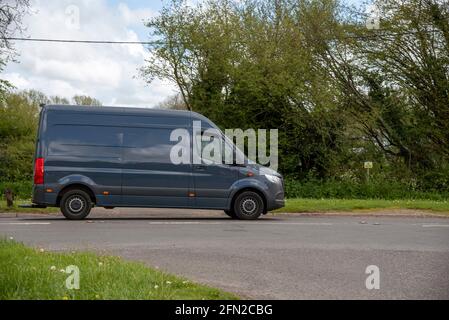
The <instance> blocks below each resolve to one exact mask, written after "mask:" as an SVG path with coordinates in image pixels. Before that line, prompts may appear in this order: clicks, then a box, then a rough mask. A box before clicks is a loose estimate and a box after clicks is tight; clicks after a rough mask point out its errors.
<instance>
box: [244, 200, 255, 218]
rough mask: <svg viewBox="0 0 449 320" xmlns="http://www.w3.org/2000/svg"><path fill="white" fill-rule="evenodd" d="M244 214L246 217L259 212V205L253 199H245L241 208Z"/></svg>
mask: <svg viewBox="0 0 449 320" xmlns="http://www.w3.org/2000/svg"><path fill="white" fill-rule="evenodd" d="M240 208H241V209H242V212H243V213H244V214H246V215H251V214H253V213H254V212H255V211H256V210H257V203H256V201H254V199H253V198H245V199H243V201H242V204H241V206H240Z"/></svg>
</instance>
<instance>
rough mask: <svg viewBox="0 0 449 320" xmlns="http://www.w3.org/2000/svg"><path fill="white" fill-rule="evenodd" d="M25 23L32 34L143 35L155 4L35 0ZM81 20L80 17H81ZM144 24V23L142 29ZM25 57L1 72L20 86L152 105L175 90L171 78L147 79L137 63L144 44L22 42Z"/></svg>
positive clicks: (71, 36)
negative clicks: (168, 80) (135, 6)
mask: <svg viewBox="0 0 449 320" xmlns="http://www.w3.org/2000/svg"><path fill="white" fill-rule="evenodd" d="M32 11H33V12H34V14H32V15H30V16H27V17H26V19H25V25H26V26H27V31H26V33H27V35H28V36H30V37H31V38H53V39H83V40H115V41H139V40H146V39H139V37H138V31H137V30H144V27H143V22H142V21H143V20H147V19H148V18H150V17H151V16H154V15H155V12H153V11H152V10H150V9H137V10H134V9H130V8H129V7H128V6H127V5H126V4H124V3H120V4H118V5H117V6H115V7H111V6H109V5H108V3H107V2H106V1H105V0H96V1H88V0H80V1H76V5H74V2H73V1H69V0H63V1H61V0H46V1H39V0H35V1H34V2H33V7H32ZM78 21H79V23H78ZM139 28H140V29H139ZM16 48H17V51H18V53H19V54H20V56H19V57H18V60H19V61H20V63H10V64H9V65H8V67H7V68H6V70H5V71H4V73H3V74H2V78H5V79H8V80H9V81H11V82H12V83H13V84H14V85H15V86H16V87H17V88H18V89H37V90H40V91H42V92H44V93H45V94H48V95H59V96H65V97H67V98H69V97H72V96H73V95H75V94H87V95H90V96H92V97H95V98H97V99H100V100H101V101H102V102H103V103H104V104H112V105H136V106H148V107H152V106H154V105H156V104H157V103H158V102H160V101H162V100H163V99H165V98H166V97H167V96H169V95H171V94H173V93H174V92H175V87H174V86H173V85H171V84H169V83H163V82H161V81H155V82H154V83H152V84H150V85H147V84H146V83H145V82H144V81H143V80H142V79H141V78H140V77H139V73H138V68H140V67H141V66H143V64H144V63H145V62H144V61H145V58H146V57H148V54H149V53H148V52H147V50H146V49H145V48H144V47H143V46H142V45H117V44H115V45H113V44H79V43H78V44H77V43H72V44H67V43H43V42H17V43H16Z"/></svg>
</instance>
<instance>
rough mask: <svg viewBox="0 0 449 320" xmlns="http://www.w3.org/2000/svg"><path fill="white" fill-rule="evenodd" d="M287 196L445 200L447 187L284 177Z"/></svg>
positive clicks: (391, 182)
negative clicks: (434, 188) (423, 187)
mask: <svg viewBox="0 0 449 320" xmlns="http://www.w3.org/2000/svg"><path fill="white" fill-rule="evenodd" d="M285 192H286V197H287V198H313V199H326V198H335V199H387V200H394V199H426V200H447V199H449V191H448V190H447V189H446V190H432V189H430V190H428V189H421V188H416V186H414V185H413V184H404V183H401V182H398V181H392V180H374V179H373V180H370V182H369V183H367V182H354V181H344V180H336V179H328V180H315V179H312V180H307V181H298V180H292V179H286V181H285Z"/></svg>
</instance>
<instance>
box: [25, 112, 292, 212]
mask: <svg viewBox="0 0 449 320" xmlns="http://www.w3.org/2000/svg"><path fill="white" fill-rule="evenodd" d="M193 121H201V127H202V128H215V129H217V130H218V128H217V126H216V125H215V124H213V123H212V122H211V121H210V120H209V119H207V118H206V117H204V116H202V115H200V114H198V113H195V112H190V111H174V110H155V109H144V108H121V107H91V106H66V105H45V106H42V110H41V112H40V119H39V130H38V136H37V142H36V152H35V159H34V185H33V198H32V201H33V204H32V206H33V207H47V206H56V207H60V208H61V211H62V213H63V214H64V216H65V217H66V218H67V219H72V220H79V219H83V218H85V217H86V216H87V215H88V214H89V212H90V210H91V208H92V207H93V206H98V207H104V208H114V207H157V208H191V209H192V208H197V209H217V210H224V211H225V213H226V214H227V215H228V216H230V217H232V218H238V219H256V218H258V217H259V216H260V215H261V214H265V213H267V211H270V210H273V209H276V208H281V207H283V206H284V188H283V179H282V176H281V175H280V174H279V173H277V172H276V171H274V170H271V169H269V168H265V167H262V166H260V165H257V164H255V163H252V162H250V161H248V160H247V159H246V160H245V162H244V164H234V163H232V164H230V165H228V164H205V163H201V164H193V163H189V164H174V163H173V162H172V161H171V160H170V150H171V148H172V147H173V146H174V145H175V144H176V143H177V142H176V141H171V139H170V134H171V132H172V131H173V130H174V129H176V128H184V129H185V130H187V131H189V132H191V130H192V123H193ZM227 143H228V144H231V147H232V148H234V152H236V151H237V150H236V149H237V148H235V146H234V145H233V144H232V142H229V141H227Z"/></svg>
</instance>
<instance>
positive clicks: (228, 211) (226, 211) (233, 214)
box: [224, 209, 237, 219]
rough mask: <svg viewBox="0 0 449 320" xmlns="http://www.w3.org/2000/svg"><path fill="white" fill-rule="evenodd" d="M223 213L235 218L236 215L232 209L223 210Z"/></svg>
mask: <svg viewBox="0 0 449 320" xmlns="http://www.w3.org/2000/svg"><path fill="white" fill-rule="evenodd" d="M224 213H226V214H227V215H228V216H229V217H231V218H232V219H237V215H236V214H235V212H234V209H231V210H225V211H224Z"/></svg>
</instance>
